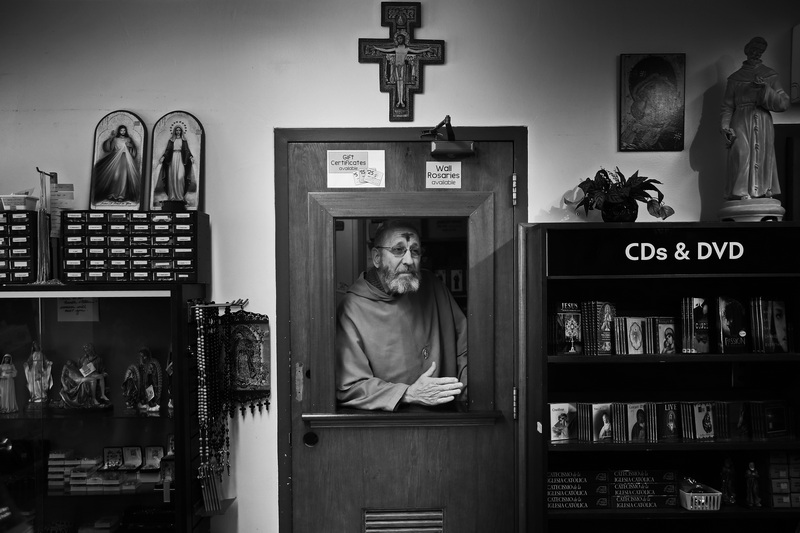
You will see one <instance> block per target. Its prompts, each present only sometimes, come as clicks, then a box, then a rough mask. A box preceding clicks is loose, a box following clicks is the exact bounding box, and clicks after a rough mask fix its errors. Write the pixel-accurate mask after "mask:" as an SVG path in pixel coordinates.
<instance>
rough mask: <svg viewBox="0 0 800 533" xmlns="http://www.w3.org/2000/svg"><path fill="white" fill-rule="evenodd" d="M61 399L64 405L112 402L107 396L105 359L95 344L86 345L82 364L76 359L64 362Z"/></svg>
mask: <svg viewBox="0 0 800 533" xmlns="http://www.w3.org/2000/svg"><path fill="white" fill-rule="evenodd" d="M98 384H99V385H100V387H99V391H98ZM98 392H99V394H98ZM61 399H62V400H63V402H64V407H107V406H109V405H110V404H111V400H109V399H108V397H106V373H105V367H104V365H103V360H102V359H101V358H100V356H99V355H97V353H96V352H95V350H94V345H93V344H91V343H89V344H86V345H84V347H83V355H82V356H81V359H80V364H78V363H76V362H75V361H67V362H66V363H65V364H64V368H63V369H62V371H61Z"/></svg>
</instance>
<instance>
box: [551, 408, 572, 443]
mask: <svg viewBox="0 0 800 533" xmlns="http://www.w3.org/2000/svg"><path fill="white" fill-rule="evenodd" d="M577 412H578V408H577V404H575V403H551V404H550V442H553V443H559V442H570V441H575V440H577V439H578V428H577V424H576V423H575V419H576V417H577Z"/></svg>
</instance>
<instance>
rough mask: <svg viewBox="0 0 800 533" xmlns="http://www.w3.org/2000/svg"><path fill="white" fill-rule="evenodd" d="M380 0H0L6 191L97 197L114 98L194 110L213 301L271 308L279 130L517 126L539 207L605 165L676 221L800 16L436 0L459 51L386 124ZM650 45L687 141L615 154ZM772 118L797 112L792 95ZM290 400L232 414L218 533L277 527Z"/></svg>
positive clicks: (613, 2)
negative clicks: (626, 72) (367, 57)
mask: <svg viewBox="0 0 800 533" xmlns="http://www.w3.org/2000/svg"><path fill="white" fill-rule="evenodd" d="M379 5H380V3H379V2H378V1H372V0H316V1H314V0H125V1H123V0H102V1H101V0H50V1H43V0H3V1H2V2H0V161H2V164H1V165H0V192H3V193H6V192H12V191H16V190H18V189H22V188H25V187H30V186H33V185H35V184H37V183H38V174H37V173H36V172H35V167H37V166H38V167H40V168H42V169H44V170H47V171H56V172H58V173H59V176H60V179H61V181H66V182H72V183H74V184H75V187H76V191H77V194H78V196H79V198H80V202H79V205H78V206H77V207H78V208H86V207H87V206H88V194H89V180H88V177H89V171H90V167H91V160H92V143H93V135H94V128H95V125H96V124H97V122H98V121H99V120H100V119H101V118H102V117H103V116H104V115H105V114H107V113H108V112H110V111H114V110H117V109H124V110H129V111H133V112H134V113H136V114H138V115H139V116H140V117H141V118H142V119H143V120H144V121H145V123H146V124H147V125H148V128H152V126H153V124H154V123H155V122H156V121H157V120H158V119H159V118H160V117H161V116H162V115H163V114H164V113H166V112H169V111H173V110H184V111H189V112H191V113H192V114H194V115H195V116H196V117H198V119H199V120H200V121H201V122H202V123H203V125H204V126H205V131H206V138H207V145H206V159H205V164H206V178H207V179H206V183H205V206H206V211H207V212H208V213H210V215H211V221H212V227H213V258H214V259H213V262H214V265H213V268H214V282H213V299H214V300H216V301H226V300H232V299H235V298H249V299H250V306H249V309H250V310H252V311H255V312H262V313H267V314H269V315H270V316H271V317H274V316H275V313H276V304H275V287H276V280H275V261H274V250H275V238H274V233H275V220H274V208H273V206H274V187H273V173H274V158H273V149H274V144H273V128H276V127H281V128H284V127H385V126H412V127H415V128H417V127H418V128H423V127H430V126H433V125H434V124H436V123H437V122H438V121H439V120H441V119H442V118H443V117H444V115H445V114H450V115H451V116H452V119H453V124H454V126H455V127H456V128H457V127H458V126H496V125H503V126H504V125H524V126H526V127H527V128H528V131H529V154H528V157H529V169H528V171H529V176H530V181H529V183H530V198H529V219H530V220H531V221H550V220H562V219H563V220H566V219H574V215H571V213H570V212H569V211H567V210H564V209H562V208H561V204H560V198H561V196H562V195H563V194H564V193H565V192H567V191H569V190H570V189H572V188H573V187H574V186H575V185H576V184H577V183H578V181H579V180H581V179H582V178H585V177H587V176H590V175H593V174H594V172H595V170H596V169H597V168H598V167H599V166H601V165H602V166H605V167H613V166H615V165H618V166H620V168H621V169H622V170H623V171H624V172H626V173H630V172H632V171H633V170H637V169H638V170H640V171H641V173H642V174H645V175H648V176H650V177H654V178H657V179H660V180H662V181H663V182H664V186H663V191H664V193H665V194H666V198H667V202H668V203H669V204H670V205H672V206H673V207H674V208H675V210H676V214H675V216H674V217H673V218H671V219H670V220H674V221H697V220H714V219H715V214H716V211H717V208H718V207H719V203H720V200H719V196H720V195H721V190H722V183H721V179H722V171H723V166H724V149H723V146H722V141H721V139H720V136H719V134H718V132H717V129H718V118H719V107H720V102H721V98H722V92H723V89H724V80H725V78H726V77H727V76H728V75H729V74H730V73H731V72H733V71H734V70H736V68H738V65H739V64H740V63H741V61H742V60H743V59H744V55H743V51H742V50H743V47H744V44H745V43H746V42H747V41H748V40H749V39H750V38H751V37H753V36H755V35H762V36H763V37H765V38H766V39H767V41H768V43H769V49H768V50H767V52H766V54H765V55H764V61H765V63H766V64H767V65H769V66H772V67H773V68H775V69H776V70H777V71H778V72H779V73H780V74H781V81H782V83H783V85H784V87H785V88H787V89H788V87H789V65H790V41H791V30H792V27H793V26H794V25H796V24H798V23H800V2H788V1H786V0H762V1H761V2H758V3H756V2H751V1H749V0H727V1H722V0H718V1H706V2H697V1H693V0H674V1H672V2H654V1H641V0H636V1H634V0H606V1H604V2H597V1H595V0H566V1H565V0H491V1H488V0H483V1H477V0H436V1H433V0H425V1H423V2H422V15H423V24H422V27H421V28H420V29H418V30H417V32H416V37H417V38H420V39H444V40H445V41H446V46H447V62H446V64H445V65H440V66H429V67H425V69H426V70H425V92H424V93H423V94H421V95H417V96H416V100H415V106H416V120H415V121H414V122H413V123H389V121H388V118H387V117H388V95H386V94H384V93H380V92H379V91H378V67H377V66H376V65H374V64H363V65H362V64H359V63H358V60H357V39H358V38H359V37H378V38H383V37H388V29H387V28H383V27H381V25H380V11H379ZM647 52H665V53H672V52H683V53H686V55H687V72H686V79H687V83H686V128H685V134H686V142H685V145H686V148H685V150H684V151H682V152H661V153H642V152H640V153H618V152H617V151H616V146H617V112H618V111H617V107H618V106H617V90H618V89H617V85H618V81H617V76H618V74H617V70H618V68H617V64H618V60H619V54H621V53H647ZM775 119H776V121H777V122H798V121H800V120H799V119H800V107H798V106H795V107H794V108H792V109H791V110H790V111H788V112H785V113H783V114H779V115H776V117H775ZM644 217H647V215H644ZM647 218H649V217H647ZM274 351H275V347H274V344H273V354H274ZM274 368H275V361H274V355H273V369H274ZM274 387H275V383H274V381H273V388H274ZM278 401H280V399H278V398H274V400H273V406H272V408H271V411H270V412H269V413H268V414H262V415H256V416H255V417H253V416H250V415H249V414H248V416H247V418H246V419H245V420H244V421H240V420H237V421H235V422H234V423H233V424H232V436H233V441H234V442H235V450H234V461H235V465H234V469H233V471H234V477H233V482H232V485H233V486H232V488H233V489H234V490H235V491H236V493H237V496H238V499H237V502H236V504H235V506H234V507H233V508H232V509H231V510H230V511H229V512H228V514H227V515H225V516H224V517H222V518H216V519H215V520H214V523H213V528H214V530H215V531H217V532H232V531H240V532H247V533H252V532H275V531H277V529H278V518H277V515H278V512H277V511H278V497H277V494H278V483H277V415H276V413H277V409H276V405H275V403H276V402H278Z"/></svg>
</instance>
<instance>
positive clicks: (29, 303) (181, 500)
mask: <svg viewBox="0 0 800 533" xmlns="http://www.w3.org/2000/svg"><path fill="white" fill-rule="evenodd" d="M65 287H66V286H52V287H51V286H20V287H18V288H13V289H7V290H0V351H1V352H0V353H1V354H2V358H3V359H2V365H0V500H2V501H0V507H7V508H8V510H7V511H8V516H7V519H8V522H6V523H3V522H0V530H3V531H9V530H10V531H29V530H30V531H37V532H38V531H43V532H50V531H52V532H56V531H58V532H61V531H65V532H73V531H75V532H83V531H95V530H100V531H187V532H188V531H197V530H198V529H202V528H199V527H198V526H199V523H200V522H203V520H202V519H200V518H195V513H194V511H193V509H194V507H195V502H197V501H198V500H199V499H200V497H199V488H198V487H196V481H195V479H196V476H195V475H194V474H195V472H193V471H192V468H191V458H192V457H193V456H195V455H196V453H194V454H193V453H191V451H190V450H191V449H192V448H193V447H194V448H195V449H196V442H195V443H194V445H193V444H192V439H191V433H190V426H191V424H192V421H191V418H192V417H191V416H190V413H195V412H196V392H194V391H196V386H192V385H191V384H190V383H191V378H189V376H191V375H194V374H192V372H193V371H192V364H191V360H190V359H189V358H188V357H187V356H186V349H187V345H188V343H189V340H188V339H189V335H188V333H189V330H188V314H187V308H188V305H189V302H190V301H191V300H193V299H200V298H202V297H203V296H204V289H203V287H202V286H199V285H175V284H163V285H162V284H157V285H152V286H150V285H148V286H139V285H137V286H136V287H135V288H132V289H128V288H121V287H120V286H119V285H115V286H113V287H111V286H97V287H96V288H92V289H89V290H83V289H82V290H72V289H69V288H65ZM195 379H196V378H195ZM195 385H196V384H195ZM194 418H195V420H196V417H194ZM195 425H196V422H195ZM167 467H168V468H167ZM205 521H206V522H207V519H206V520H205ZM6 525H8V528H9V529H4V527H5V526H6ZM14 528H18V529H14ZM206 528H207V525H206Z"/></svg>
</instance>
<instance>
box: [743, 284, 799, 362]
mask: <svg viewBox="0 0 800 533" xmlns="http://www.w3.org/2000/svg"><path fill="white" fill-rule="evenodd" d="M750 309H751V315H750V324H751V330H752V332H753V351H755V352H758V353H786V352H789V351H791V350H792V347H791V346H790V342H789V341H790V339H789V328H788V321H787V312H786V302H785V301H784V300H782V299H771V298H764V297H763V296H755V297H753V298H751V302H750Z"/></svg>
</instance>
